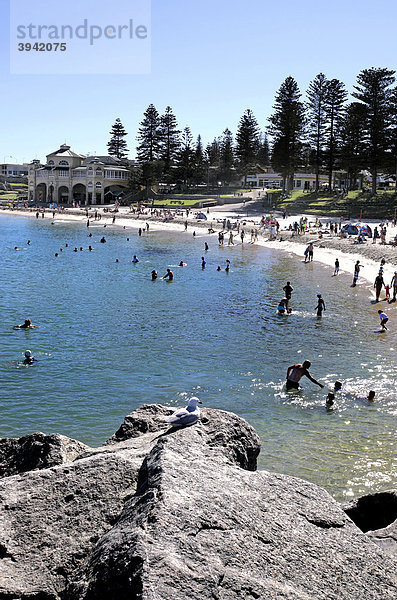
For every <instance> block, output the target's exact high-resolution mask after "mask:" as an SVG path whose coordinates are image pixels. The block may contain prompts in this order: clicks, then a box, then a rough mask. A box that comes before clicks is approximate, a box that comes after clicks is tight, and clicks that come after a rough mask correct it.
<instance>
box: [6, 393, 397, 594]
mask: <svg viewBox="0 0 397 600" xmlns="http://www.w3.org/2000/svg"><path fill="white" fill-rule="evenodd" d="M172 410H173V409H172V408H170V407H163V406H160V405H155V404H152V405H143V406H141V407H140V408H138V409H137V410H136V411H134V412H133V413H131V414H130V415H128V416H127V417H126V418H125V420H124V423H123V424H122V425H121V427H120V428H119V429H118V431H117V432H116V433H115V434H114V435H113V436H112V437H111V438H110V439H109V440H108V441H107V442H106V443H105V445H104V446H102V447H100V448H95V449H93V448H89V447H88V446H84V445H83V444H80V442H76V441H75V440H69V439H68V438H65V437H64V436H58V435H56V434H53V435H51V436H48V435H44V434H40V433H35V434H31V435H29V436H25V437H24V438H19V439H7V438H4V439H2V440H0V467H1V470H0V475H1V476H2V479H1V481H0V489H1V502H0V522H1V528H0V550H1V556H0V558H1V567H0V568H1V577H0V598H1V599H4V600H5V599H11V598H15V599H16V598H18V599H20V600H32V599H37V600H38V599H46V600H93V599H98V600H99V599H100V598H106V599H116V598H117V599H118V600H119V599H121V600H123V599H127V598H128V599H136V600H137V599H141V600H155V599H160V598H161V599H162V600H165V599H167V598H170V599H171V598H174V599H175V598H177V599H181V600H182V599H183V600H185V599H186V598H190V599H197V600H203V599H208V600H209V599H213V598H219V599H220V598H230V599H234V598H235V599H236V600H237V599H239V600H240V599H241V598H269V599H270V598H285V599H290V600H297V599H301V600H304V599H305V600H308V599H310V600H329V599H335V600H336V599H338V600H345V599H346V600H348V599H349V600H351V599H352V598H354V599H357V600H358V599H359V598H360V599H361V598H366V599H368V600H375V599H376V600H381V599H382V600H383V599H386V598H390V599H391V598H395V596H396V592H397V579H396V556H397V554H396V552H397V537H396V531H397V521H396V517H397V494H396V493H395V492H389V493H384V494H381V495H380V494H375V495H374V496H373V497H372V498H371V497H366V499H365V500H364V501H363V500H361V502H358V503H356V504H355V506H351V507H350V508H347V509H346V511H347V513H348V514H349V515H350V517H349V516H347V513H346V511H345V510H343V507H342V506H341V505H339V504H338V503H337V502H336V501H335V500H333V499H332V497H331V496H330V495H329V494H328V493H327V492H326V491H325V490H323V489H322V488H320V487H318V486H316V485H314V484H311V483H308V482H307V481H304V480H301V479H297V478H294V477H290V476H286V475H281V474H277V473H270V472H268V471H256V459H257V456H258V454H259V450H260V442H259V437H258V435H257V434H256V432H255V430H254V429H253V428H252V427H251V426H250V425H249V424H248V423H247V422H246V421H244V420H243V419H241V418H240V417H238V416H237V415H234V414H233V413H229V412H225V411H221V410H215V409H204V410H203V411H202V415H201V419H200V421H199V422H198V423H197V424H196V425H195V426H193V427H190V428H186V429H182V430H174V429H169V428H168V426H167V424H166V423H165V422H164V418H165V417H166V416H167V415H169V414H171V413H172ZM363 507H364V508H363ZM353 521H356V522H357V523H359V524H360V527H361V529H359V528H358V527H357V526H356V524H355V523H354V522H353ZM374 524H378V525H380V526H381V527H382V529H381V530H380V531H372V532H370V534H369V535H366V534H364V533H363V531H366V530H367V529H368V528H371V527H372V528H373V527H374Z"/></svg>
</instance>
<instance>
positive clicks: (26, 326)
mask: <svg viewBox="0 0 397 600" xmlns="http://www.w3.org/2000/svg"><path fill="white" fill-rule="evenodd" d="M17 327H18V329H36V328H37V327H40V325H32V321H31V320H30V319H25V322H24V324H23V325H17Z"/></svg>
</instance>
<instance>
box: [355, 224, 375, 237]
mask: <svg viewBox="0 0 397 600" xmlns="http://www.w3.org/2000/svg"><path fill="white" fill-rule="evenodd" d="M356 227H357V229H358V230H359V232H360V234H361V235H367V236H368V237H372V229H371V227H370V226H369V225H368V223H356Z"/></svg>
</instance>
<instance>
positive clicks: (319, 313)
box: [316, 294, 326, 317]
mask: <svg viewBox="0 0 397 600" xmlns="http://www.w3.org/2000/svg"><path fill="white" fill-rule="evenodd" d="M316 310H317V316H318V317H322V315H323V310H326V309H325V302H324V300H323V297H322V296H321V294H317V306H316Z"/></svg>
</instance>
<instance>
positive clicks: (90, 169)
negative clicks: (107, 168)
mask: <svg viewBox="0 0 397 600" xmlns="http://www.w3.org/2000/svg"><path fill="white" fill-rule="evenodd" d="M88 174H89V175H92V167H88Z"/></svg>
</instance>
